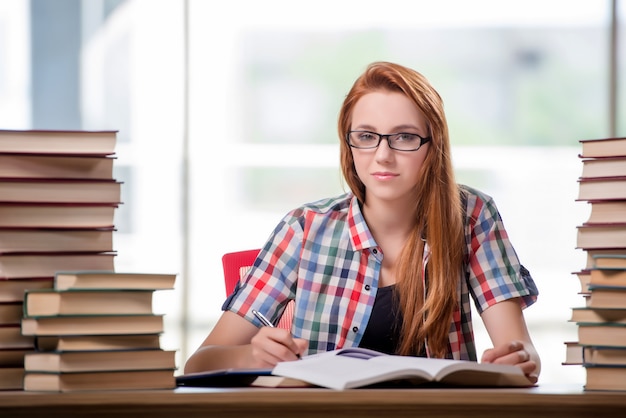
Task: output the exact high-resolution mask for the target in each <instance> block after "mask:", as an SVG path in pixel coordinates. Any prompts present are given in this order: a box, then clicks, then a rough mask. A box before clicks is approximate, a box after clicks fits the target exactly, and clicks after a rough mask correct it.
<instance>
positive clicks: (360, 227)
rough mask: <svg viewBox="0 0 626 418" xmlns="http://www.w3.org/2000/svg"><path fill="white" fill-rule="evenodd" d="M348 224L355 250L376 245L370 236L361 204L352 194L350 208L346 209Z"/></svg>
mask: <svg viewBox="0 0 626 418" xmlns="http://www.w3.org/2000/svg"><path fill="white" fill-rule="evenodd" d="M348 225H349V228H350V241H351V243H352V246H353V248H354V249H355V250H363V249H365V248H372V247H377V246H378V244H376V241H375V240H374V237H373V236H372V234H371V232H370V230H369V228H368V226H367V223H365V218H364V217H363V212H362V211H361V206H360V205H359V201H358V199H357V198H356V196H352V199H351V200H350V209H349V210H348Z"/></svg>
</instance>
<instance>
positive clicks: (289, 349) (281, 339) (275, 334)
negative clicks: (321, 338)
mask: <svg viewBox="0 0 626 418" xmlns="http://www.w3.org/2000/svg"><path fill="white" fill-rule="evenodd" d="M250 345H251V349H252V350H251V356H252V362H251V367H258V368H269V367H274V366H275V365H276V363H278V362H279V361H292V360H298V359H299V358H300V356H301V355H302V354H303V353H304V352H305V351H306V349H307V347H308V341H306V340H304V339H302V338H294V337H293V336H292V335H291V333H290V332H289V330H286V329H283V328H272V327H261V328H260V329H259V332H257V333H256V334H255V335H254V337H252V339H251V340H250Z"/></svg>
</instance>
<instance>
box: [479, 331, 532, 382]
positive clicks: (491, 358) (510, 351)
mask: <svg viewBox="0 0 626 418" xmlns="http://www.w3.org/2000/svg"><path fill="white" fill-rule="evenodd" d="M533 353H534V348H533V347H526V346H525V345H524V343H523V342H521V341H511V342H510V343H508V344H503V345H499V346H497V347H494V348H490V349H488V350H485V352H484V353H483V356H482V358H481V360H480V361H481V363H496V364H512V365H514V366H517V367H519V368H520V369H522V371H523V372H524V374H525V375H526V377H527V378H528V380H530V381H531V383H533V384H535V383H537V380H538V375H537V368H538V367H537V366H538V365H537V363H536V362H535V361H534V360H533V357H535V356H534V355H533Z"/></svg>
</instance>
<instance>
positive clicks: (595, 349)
mask: <svg viewBox="0 0 626 418" xmlns="http://www.w3.org/2000/svg"><path fill="white" fill-rule="evenodd" d="M581 143H582V152H581V154H580V155H579V157H580V158H581V160H582V163H583V169H582V175H581V176H580V178H579V194H578V199H577V200H578V201H583V202H586V203H587V204H588V205H590V215H589V218H588V219H587V220H586V221H585V222H584V223H583V224H582V225H580V226H578V227H577V242H576V244H577V248H579V249H581V250H583V251H585V252H586V255H587V257H586V264H585V266H584V267H583V268H582V269H581V270H579V271H577V272H575V274H576V275H577V277H578V279H579V281H580V289H581V290H580V293H581V295H582V296H583V298H584V304H582V305H583V306H581V307H575V308H573V309H572V316H571V319H570V320H571V321H572V322H575V323H576V325H577V327H578V341H576V343H575V344H574V343H566V344H567V346H568V354H567V356H568V357H567V358H568V361H566V362H565V363H566V364H576V363H578V364H582V366H583V367H584V368H585V371H586V383H585V389H586V390H623V391H626V138H606V139H596V140H583V141H581ZM575 350H578V354H576V351H575ZM574 358H578V360H572V359H574Z"/></svg>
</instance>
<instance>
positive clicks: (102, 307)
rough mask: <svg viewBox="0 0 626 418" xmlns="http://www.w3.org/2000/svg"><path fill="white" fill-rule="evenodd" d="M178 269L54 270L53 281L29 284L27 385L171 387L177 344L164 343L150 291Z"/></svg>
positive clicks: (169, 283)
mask: <svg viewBox="0 0 626 418" xmlns="http://www.w3.org/2000/svg"><path fill="white" fill-rule="evenodd" d="M175 279H176V275H175V274H157V273H116V272H101V271H83V272H78V271H74V272H58V273H57V274H56V276H55V278H54V286H53V288H52V289H38V290H27V291H26V293H25V297H24V314H23V318H22V321H21V328H22V334H23V335H25V336H29V337H33V338H35V346H36V350H37V351H34V352H29V353H26V355H25V359H24V369H25V376H24V390H26V391H29V390H32V391H54V392H70V391H87V390H126V389H173V388H175V387H176V379H175V377H174V371H175V369H176V367H175V351H167V350H163V349H162V348H161V346H160V339H159V338H160V335H161V334H162V332H163V315H160V314H156V313H154V311H153V307H152V302H153V294H154V292H155V291H157V290H164V289H173V288H174V282H175Z"/></svg>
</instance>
